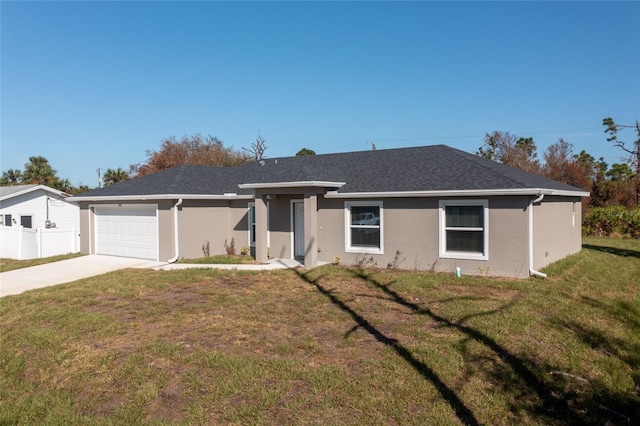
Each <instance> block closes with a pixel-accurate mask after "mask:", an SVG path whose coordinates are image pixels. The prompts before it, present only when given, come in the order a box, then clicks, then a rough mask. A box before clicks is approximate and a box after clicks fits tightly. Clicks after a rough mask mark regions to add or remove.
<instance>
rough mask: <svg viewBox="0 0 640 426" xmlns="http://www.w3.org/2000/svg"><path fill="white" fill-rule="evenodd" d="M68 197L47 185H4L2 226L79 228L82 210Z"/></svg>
mask: <svg viewBox="0 0 640 426" xmlns="http://www.w3.org/2000/svg"><path fill="white" fill-rule="evenodd" d="M67 197H69V194H67V193H64V192H62V191H58V190H57V189H53V188H50V187H48V186H46V185H14V186H0V219H1V222H2V223H1V224H0V225H2V226H20V225H22V226H23V227H25V228H32V229H36V228H57V229H74V228H75V229H79V228H80V210H79V208H78V205H77V204H75V203H70V202H68V201H66V198H67Z"/></svg>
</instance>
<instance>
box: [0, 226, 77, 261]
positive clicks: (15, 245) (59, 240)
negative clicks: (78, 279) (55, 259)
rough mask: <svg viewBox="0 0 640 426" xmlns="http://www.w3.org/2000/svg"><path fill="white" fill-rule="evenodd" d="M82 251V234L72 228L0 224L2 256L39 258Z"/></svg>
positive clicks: (0, 253) (0, 249)
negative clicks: (24, 226)
mask: <svg viewBox="0 0 640 426" xmlns="http://www.w3.org/2000/svg"><path fill="white" fill-rule="evenodd" d="M79 251H80V234H79V233H78V230H77V229H75V228H72V229H43V228H36V229H30V228H23V227H22V226H0V257H3V258H8V259H18V260H26V259H38V258H41V257H49V256H57V255H59V254H67V253H77V252H79Z"/></svg>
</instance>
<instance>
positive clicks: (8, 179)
mask: <svg viewBox="0 0 640 426" xmlns="http://www.w3.org/2000/svg"><path fill="white" fill-rule="evenodd" d="M20 182H22V172H21V171H20V170H18V169H9V170H7V171H6V172H2V177H0V185H3V186H5V185H14V184H15V185H17V184H19V183H20Z"/></svg>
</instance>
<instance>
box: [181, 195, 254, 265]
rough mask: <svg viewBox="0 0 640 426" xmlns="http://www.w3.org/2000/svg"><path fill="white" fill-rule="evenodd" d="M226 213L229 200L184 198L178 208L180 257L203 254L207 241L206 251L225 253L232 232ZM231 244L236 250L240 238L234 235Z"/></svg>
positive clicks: (240, 243)
mask: <svg viewBox="0 0 640 426" xmlns="http://www.w3.org/2000/svg"><path fill="white" fill-rule="evenodd" d="M230 217H231V209H230V208H229V201H226V200H184V201H183V202H182V205H181V206H180V210H179V212H178V230H179V234H178V238H179V242H180V258H186V259H194V258H199V257H203V256H204V254H205V253H204V250H203V246H206V245H207V244H208V245H209V254H210V255H216V254H225V253H226V250H225V243H226V244H230V243H231V238H232V236H233V235H232V228H233V227H232V226H231V220H230ZM235 246H236V252H237V253H239V252H240V247H241V246H242V241H238V240H237V239H236V240H235Z"/></svg>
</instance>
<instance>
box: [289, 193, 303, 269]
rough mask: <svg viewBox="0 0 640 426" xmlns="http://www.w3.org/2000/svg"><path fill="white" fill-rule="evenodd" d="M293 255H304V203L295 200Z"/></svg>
mask: <svg viewBox="0 0 640 426" xmlns="http://www.w3.org/2000/svg"><path fill="white" fill-rule="evenodd" d="M292 216H293V255H294V257H304V203H303V202H302V201H294V202H293V214H292Z"/></svg>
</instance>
